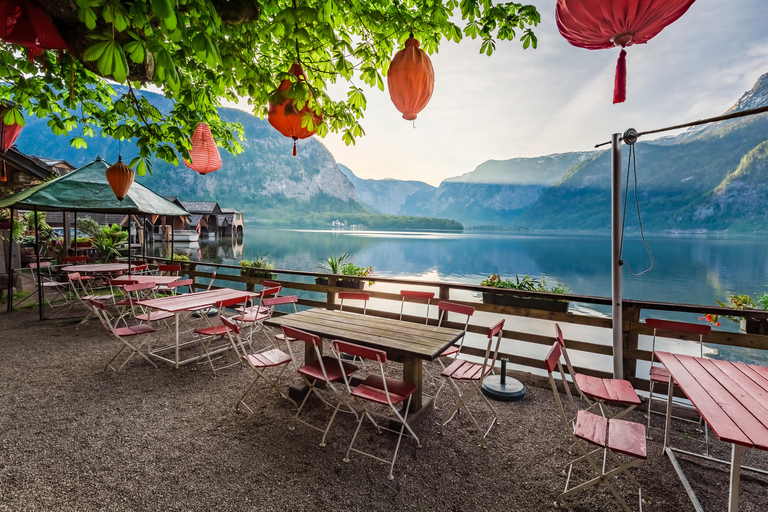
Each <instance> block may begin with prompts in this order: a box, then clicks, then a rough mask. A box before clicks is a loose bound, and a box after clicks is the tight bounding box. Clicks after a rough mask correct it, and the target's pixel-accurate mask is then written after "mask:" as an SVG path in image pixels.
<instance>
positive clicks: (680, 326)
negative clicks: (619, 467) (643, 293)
mask: <svg viewBox="0 0 768 512" xmlns="http://www.w3.org/2000/svg"><path fill="white" fill-rule="evenodd" d="M645 325H647V326H648V327H651V328H652V329H653V342H652V344H651V370H650V376H649V377H650V381H651V385H650V389H649V390H648V414H647V416H648V425H647V428H648V430H650V428H651V414H653V413H655V414H661V415H665V414H666V413H665V412H657V411H654V410H653V409H652V406H653V396H654V392H653V387H654V385H655V384H656V383H657V382H661V383H662V384H667V383H668V382H669V371H668V370H667V369H666V368H665V367H664V365H662V364H660V363H658V364H654V363H655V359H656V356H655V353H656V332H657V331H658V330H659V329H661V330H664V331H674V332H676V333H682V334H697V335H698V336H699V357H704V336H707V335H708V334H709V333H710V332H711V331H712V326H709V325H703V324H690V323H686V322H675V321H672V320H659V319H656V318H648V319H646V320H645ZM661 396H662V397H663V398H657V399H656V400H661V401H662V402H665V403H666V401H667V396H668V395H661ZM677 405H679V406H681V407H685V406H684V405H682V404H677ZM673 418H676V419H679V420H683V421H688V422H691V420H689V419H687V418H680V417H677V416H673ZM692 423H693V422H692ZM697 423H701V416H699V421H698V422H697ZM704 428H705V431H704V435H705V437H706V442H707V450H709V428H708V427H707V425H706V422H705V423H704Z"/></svg>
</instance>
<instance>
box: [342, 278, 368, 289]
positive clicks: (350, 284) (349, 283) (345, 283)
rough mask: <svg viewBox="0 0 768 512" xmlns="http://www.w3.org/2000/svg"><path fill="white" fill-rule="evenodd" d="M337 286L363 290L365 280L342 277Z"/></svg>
mask: <svg viewBox="0 0 768 512" xmlns="http://www.w3.org/2000/svg"><path fill="white" fill-rule="evenodd" d="M336 286H338V287H339V288H352V289H355V290H362V289H364V288H365V280H364V279H345V278H341V279H339V280H338V281H337V282H336Z"/></svg>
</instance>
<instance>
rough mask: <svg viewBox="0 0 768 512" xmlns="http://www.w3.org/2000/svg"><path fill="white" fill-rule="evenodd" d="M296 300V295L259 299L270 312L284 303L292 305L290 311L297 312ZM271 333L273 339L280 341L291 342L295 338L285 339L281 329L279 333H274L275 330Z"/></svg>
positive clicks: (297, 300) (297, 298)
mask: <svg viewBox="0 0 768 512" xmlns="http://www.w3.org/2000/svg"><path fill="white" fill-rule="evenodd" d="M298 302H299V297H298V295H285V296H283V297H274V298H271V299H264V300H263V301H261V304H262V305H263V306H264V307H267V308H270V309H271V310H272V313H271V314H274V311H275V308H276V307H278V306H284V305H288V304H291V305H293V311H292V313H298V311H299V310H298V309H297V307H296V304H297V303H298ZM270 330H271V328H270ZM272 334H273V335H274V337H275V339H276V340H278V341H282V342H286V343H287V342H291V341H296V340H295V339H287V340H286V339H285V334H283V332H282V331H280V332H279V333H276V332H274V331H273V333H272Z"/></svg>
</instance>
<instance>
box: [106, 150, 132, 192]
mask: <svg viewBox="0 0 768 512" xmlns="http://www.w3.org/2000/svg"><path fill="white" fill-rule="evenodd" d="M106 175H107V181H108V182H109V186H110V187H112V191H113V192H114V193H115V196H116V197H117V199H118V200H119V201H122V200H123V199H125V196H126V195H128V189H130V188H131V185H133V176H134V174H133V169H131V168H130V167H128V166H127V165H125V164H124V163H123V157H122V156H118V157H117V163H116V164H112V165H111V166H110V167H109V168H108V169H107V171H106Z"/></svg>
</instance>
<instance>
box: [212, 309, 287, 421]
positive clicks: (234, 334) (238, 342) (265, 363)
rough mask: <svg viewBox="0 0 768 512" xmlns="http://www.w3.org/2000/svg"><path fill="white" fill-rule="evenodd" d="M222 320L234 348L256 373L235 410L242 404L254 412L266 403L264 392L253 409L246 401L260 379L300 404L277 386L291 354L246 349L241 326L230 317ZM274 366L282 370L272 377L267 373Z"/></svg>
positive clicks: (284, 396)
mask: <svg viewBox="0 0 768 512" xmlns="http://www.w3.org/2000/svg"><path fill="white" fill-rule="evenodd" d="M221 322H222V323H223V324H224V325H225V326H227V327H228V328H229V330H228V331H227V336H228V337H229V342H230V343H231V345H232V350H234V351H235V353H236V354H237V355H238V357H239V358H240V360H241V361H242V362H243V363H244V364H246V365H247V366H248V367H249V368H250V369H251V370H253V371H254V372H255V374H256V376H255V377H254V378H253V381H252V382H251V384H250V385H249V386H248V387H247V388H246V390H245V392H244V393H243V394H242V396H241V397H240V399H239V400H238V401H237V404H236V405H235V410H240V406H241V405H242V406H243V407H245V408H246V409H248V410H249V411H250V412H251V413H253V412H254V411H255V410H257V409H259V407H261V404H262V403H264V400H266V398H267V394H266V393H264V394H263V396H262V397H261V399H260V400H259V401H258V402H256V405H254V406H253V409H252V408H250V407H249V406H248V404H246V403H245V401H244V400H245V397H246V396H247V395H248V393H249V392H250V391H251V389H253V387H254V386H255V385H256V383H257V382H258V381H259V380H263V381H264V382H265V383H266V384H267V386H268V387H269V389H272V390H274V391H275V392H276V393H278V394H279V395H280V396H282V397H283V398H285V399H286V400H288V401H290V402H291V403H292V404H293V405H294V406H298V404H296V402H294V401H293V400H292V399H291V398H290V397H289V396H288V395H286V394H285V393H283V392H282V391H280V389H279V388H278V387H277V386H278V384H279V383H280V379H281V377H282V376H283V373H284V372H285V370H286V368H288V366H289V365H288V363H290V362H291V356H290V355H288V354H286V353H285V352H283V351H282V350H280V349H278V348H269V349H265V350H261V351H258V352H248V351H247V350H245V344H244V343H243V340H242V338H241V337H240V332H241V329H240V326H239V325H237V324H236V323H234V322H232V321H231V320H230V319H228V318H224V317H222V319H221ZM273 368H275V369H277V368H279V369H280V370H279V372H278V373H277V375H276V376H275V377H270V376H269V375H267V374H266V371H268V370H270V369H273Z"/></svg>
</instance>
